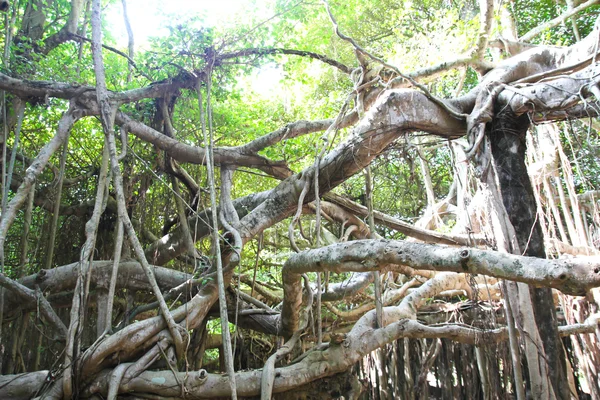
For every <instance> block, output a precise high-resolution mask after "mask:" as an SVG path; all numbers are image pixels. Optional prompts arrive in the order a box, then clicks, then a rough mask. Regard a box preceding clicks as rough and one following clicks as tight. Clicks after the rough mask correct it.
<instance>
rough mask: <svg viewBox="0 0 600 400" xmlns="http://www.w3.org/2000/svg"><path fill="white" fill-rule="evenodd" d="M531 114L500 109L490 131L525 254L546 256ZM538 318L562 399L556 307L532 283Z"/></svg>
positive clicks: (507, 204)
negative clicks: (533, 169)
mask: <svg viewBox="0 0 600 400" xmlns="http://www.w3.org/2000/svg"><path fill="white" fill-rule="evenodd" d="M528 128H529V117H528V116H527V115H522V116H520V117H517V116H515V115H514V114H513V113H512V112H511V111H510V110H507V109H505V110H503V111H501V112H499V113H498V114H497V115H496V117H495V118H494V120H493V121H492V123H491V124H489V125H488V134H489V138H490V142H491V146H492V155H493V158H494V161H493V162H494V164H495V167H496V171H497V174H498V183H499V186H500V190H501V193H502V201H503V203H504V206H505V207H506V211H507V213H508V216H509V219H510V222H511V223H512V224H513V226H514V228H515V232H516V236H517V241H518V243H519V247H520V248H521V251H522V252H523V255H527V256H533V257H540V258H545V256H546V253H545V249H544V237H543V234H542V229H541V227H540V224H539V221H538V220H537V218H536V214H537V212H536V202H535V198H534V194H533V188H532V186H531V182H530V180H529V175H528V173H527V167H526V165H525V151H526V139H525V135H526V133H527V129H528ZM529 290H530V293H531V299H532V303H533V308H534V314H535V321H536V323H537V326H538V328H539V332H540V335H541V338H542V342H543V344H544V351H545V354H546V357H547V363H548V375H549V376H548V378H549V381H550V382H551V384H552V386H553V388H554V393H555V394H556V397H557V398H559V399H569V398H570V397H569V396H570V395H569V384H568V381H567V375H566V365H565V357H564V354H563V350H562V344H561V341H560V338H559V336H558V325H557V319H556V307H555V306H554V301H553V299H552V291H551V289H549V288H535V287H533V286H530V289H529Z"/></svg>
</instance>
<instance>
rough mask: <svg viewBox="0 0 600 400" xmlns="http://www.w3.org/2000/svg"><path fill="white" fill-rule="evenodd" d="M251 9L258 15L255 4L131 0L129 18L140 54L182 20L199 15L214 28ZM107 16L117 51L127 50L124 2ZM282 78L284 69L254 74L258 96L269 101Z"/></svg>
mask: <svg viewBox="0 0 600 400" xmlns="http://www.w3.org/2000/svg"><path fill="white" fill-rule="evenodd" d="M261 1H264V0H259V3H260V2H261ZM263 5H264V3H263ZM249 7H252V8H253V9H254V11H255V12H256V11H258V10H257V8H258V6H257V4H256V3H255V1H254V0H166V1H164V0H162V1H159V0H127V15H128V16H129V22H130V24H131V29H132V30H133V36H134V42H135V49H136V51H139V50H140V49H143V48H144V47H145V46H146V45H147V43H148V38H149V37H151V36H163V35H168V34H169V31H168V29H167V28H166V26H167V24H168V23H169V22H170V23H171V25H174V24H173V22H176V20H177V19H178V18H183V19H184V20H185V19H187V18H189V17H190V16H191V15H198V16H203V17H204V19H205V21H206V23H207V24H208V25H214V24H217V23H219V22H220V21H224V20H227V19H228V18H229V17H232V16H233V15H235V14H237V13H240V12H243V10H244V9H245V8H249ZM104 16H105V18H104V21H105V23H106V24H107V26H106V28H107V29H109V30H110V32H111V34H112V36H113V37H114V38H115V39H116V40H117V47H120V48H121V49H123V50H125V49H126V48H127V31H126V29H125V23H124V22H123V7H122V4H121V1H117V2H115V4H113V5H111V6H110V7H109V8H108V9H106V10H104ZM269 16H270V15H269ZM265 17H267V15H265ZM282 77H283V70H282V68H281V66H280V65H277V64H274V63H273V64H269V65H266V66H264V67H263V68H260V69H259V70H257V71H255V72H254V75H253V77H252V81H251V82H252V83H251V86H252V89H253V91H254V92H256V93H257V94H259V95H261V96H263V97H268V96H269V95H271V93H272V92H273V91H274V90H276V88H277V87H278V86H279V83H280V81H281V79H282Z"/></svg>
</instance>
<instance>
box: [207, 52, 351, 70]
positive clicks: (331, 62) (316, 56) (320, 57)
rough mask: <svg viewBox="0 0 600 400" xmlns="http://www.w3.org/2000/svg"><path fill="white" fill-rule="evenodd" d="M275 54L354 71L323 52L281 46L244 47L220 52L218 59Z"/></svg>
mask: <svg viewBox="0 0 600 400" xmlns="http://www.w3.org/2000/svg"><path fill="white" fill-rule="evenodd" d="M271 54H273V55H275V54H287V55H293V56H300V57H308V58H312V59H314V60H319V61H322V62H324V63H325V64H328V65H331V66H332V67H334V68H337V69H339V70H340V71H342V72H343V73H345V74H350V73H351V72H352V68H350V67H348V66H346V65H344V64H342V63H341V62H339V61H336V60H334V59H332V58H329V57H327V56H325V55H323V54H317V53H314V52H312V51H304V50H293V49H281V48H262V49H259V48H255V49H244V50H240V51H236V52H234V53H226V54H220V55H219V56H218V57H217V60H219V61H222V60H231V59H234V58H241V57H248V56H266V55H271Z"/></svg>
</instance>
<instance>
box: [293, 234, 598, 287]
mask: <svg viewBox="0 0 600 400" xmlns="http://www.w3.org/2000/svg"><path fill="white" fill-rule="evenodd" d="M388 264H392V265H400V266H407V267H410V268H414V269H426V270H434V271H450V272H458V273H470V274H482V275H488V276H493V277H496V278H499V279H508V280H511V281H517V282H524V283H528V284H532V285H537V286H544V287H552V288H555V289H558V290H560V291H562V292H564V293H566V294H571V295H575V296H583V295H585V294H586V292H587V291H588V290H589V289H592V288H595V287H600V257H585V258H574V259H565V260H548V259H543V258H537V257H525V256H517V255H512V254H505V253H500V252H497V251H492V250H478V249H472V248H462V249H460V248H450V247H441V246H435V245H428V244H421V243H410V242H405V241H399V240H357V241H353V242H347V243H339V244H334V245H330V246H327V247H323V248H320V249H314V250H308V251H304V252H302V253H298V254H294V255H292V256H291V257H290V258H289V259H288V260H287V262H286V263H285V264H284V267H283V276H284V280H285V279H286V275H288V274H290V275H292V276H293V275H299V274H303V273H307V272H322V271H331V272H337V273H342V272H364V271H375V270H380V269H381V268H382V267H383V266H386V265H388Z"/></svg>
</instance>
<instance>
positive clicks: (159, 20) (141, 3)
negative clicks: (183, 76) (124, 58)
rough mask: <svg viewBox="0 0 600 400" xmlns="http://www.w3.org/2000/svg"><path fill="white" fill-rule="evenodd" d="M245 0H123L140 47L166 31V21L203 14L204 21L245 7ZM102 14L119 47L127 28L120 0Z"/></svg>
mask: <svg viewBox="0 0 600 400" xmlns="http://www.w3.org/2000/svg"><path fill="white" fill-rule="evenodd" d="M248 4H249V1H248V0H166V1H165V0H160V1H159V0H127V14H128V15H129V21H130V24H131V28H132V30H133V35H134V39H135V42H136V47H137V46H143V45H144V44H145V43H146V42H147V39H148V37H150V36H162V35H166V34H168V30H167V29H166V28H165V27H166V25H167V22H168V21H169V20H171V21H173V20H174V19H176V18H177V17H178V16H182V17H189V16H190V15H193V14H196V15H200V16H204V17H205V19H206V21H207V23H208V24H215V23H217V22H218V21H219V20H222V19H226V18H227V17H228V16H230V15H232V14H235V13H237V12H239V11H241V10H242V9H243V8H244V6H248ZM105 13H106V21H107V23H108V25H109V27H110V30H111V32H112V34H113V35H114V37H115V38H117V40H118V44H119V45H120V46H124V47H126V46H127V31H126V30H125V25H124V22H123V8H122V5H121V1H117V2H116V3H115V4H113V5H111V7H109V8H108V9H107V10H105Z"/></svg>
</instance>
